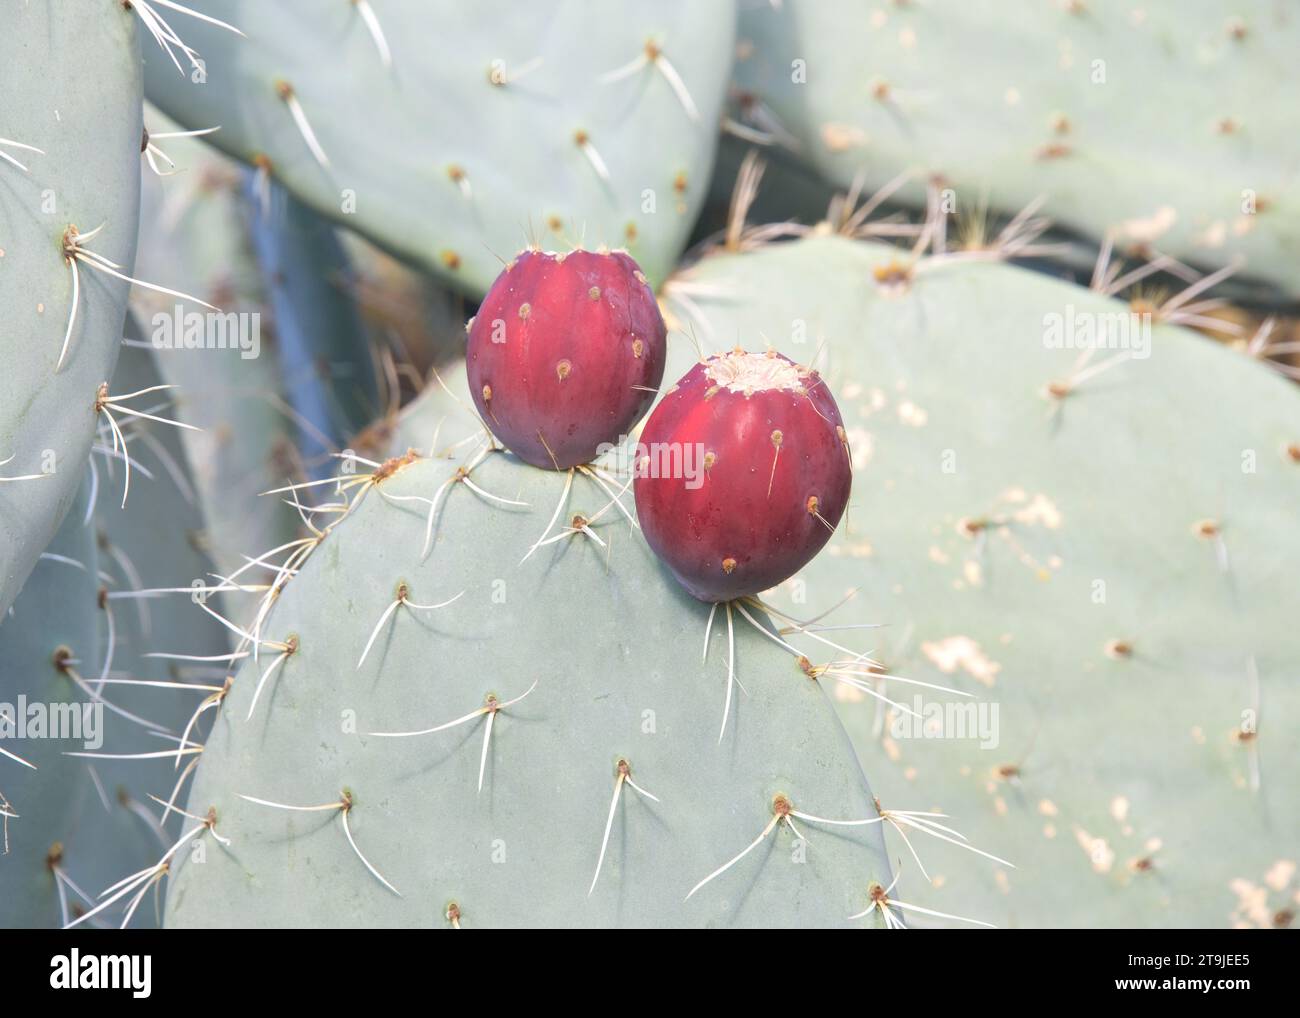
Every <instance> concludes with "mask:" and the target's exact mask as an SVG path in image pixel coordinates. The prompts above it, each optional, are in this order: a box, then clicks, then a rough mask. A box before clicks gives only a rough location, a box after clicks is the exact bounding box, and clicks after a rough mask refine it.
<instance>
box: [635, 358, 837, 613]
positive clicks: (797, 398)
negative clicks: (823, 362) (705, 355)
mask: <svg viewBox="0 0 1300 1018" xmlns="http://www.w3.org/2000/svg"><path fill="white" fill-rule="evenodd" d="M851 484H852V465H851V464H850V462H849V450H848V444H847V441H846V436H845V433H844V426H843V424H842V422H841V420H840V412H839V409H838V408H837V407H836V405H835V399H834V397H832V396H831V393H830V391H829V390H828V389H827V387H826V383H825V381H824V380H823V379H822V378H821V376H819V375H818V374H817V372H816V371H813V370H810V369H808V368H805V367H803V366H801V365H798V364H795V363H793V362H792V361H790V360H789V359H788V358H786V357H783V356H782V355H780V354H778V353H776V352H775V351H768V352H767V353H746V352H744V351H742V350H736V351H733V352H731V353H725V354H721V355H718V356H715V357H710V358H709V359H707V360H705V361H702V362H701V363H699V364H697V365H695V367H693V368H691V370H690V371H688V372H687V373H686V374H685V375H684V376H683V377H682V379H681V380H680V381H679V382H678V383H677V384H676V385H675V386H674V387H673V388H672V389H670V390H669V391H668V393H667V394H666V395H665V396H664V399H663V401H662V402H661V403H660V404H659V406H658V407H656V408H655V411H654V413H653V414H651V415H650V419H649V420H648V421H647V422H646V425H645V428H644V429H643V430H642V434H641V446H640V447H639V448H638V450H637V460H636V480H635V491H636V506H637V513H638V515H639V517H640V521H641V528H642V530H643V531H644V532H645V536H646V540H647V541H648V542H649V543H650V547H651V548H653V549H654V551H655V553H656V554H658V556H659V557H660V559H662V560H663V561H664V562H665V563H667V565H668V567H669V568H670V569H671V570H672V571H673V574H674V575H675V576H676V577H677V579H678V580H679V581H680V582H681V584H682V586H684V587H685V588H686V589H687V590H688V591H689V592H690V593H691V594H692V595H693V596H695V597H697V598H699V599H700V600H702V601H713V602H717V601H729V600H732V599H733V598H737V597H745V596H749V595H754V594H757V593H759V592H760V591H763V590H766V589H767V588H769V587H773V586H775V585H776V584H778V583H780V582H781V581H783V580H786V579H788V578H789V577H791V576H793V575H794V574H795V573H796V572H798V571H799V570H800V569H802V568H803V566H804V565H805V564H806V563H807V562H808V561H809V560H810V559H811V558H812V557H813V556H814V555H816V554H817V552H818V551H819V550H820V549H821V547H822V545H824V544H825V543H826V542H827V540H829V538H830V536H831V534H833V533H834V531H835V527H836V525H837V524H838V523H839V519H840V516H841V515H843V513H844V508H845V506H846V505H848V501H849V488H850V486H851Z"/></svg>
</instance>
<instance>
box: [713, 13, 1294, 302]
mask: <svg viewBox="0 0 1300 1018" xmlns="http://www.w3.org/2000/svg"><path fill="white" fill-rule="evenodd" d="M739 35H740V43H739V45H738V53H739V59H738V60H737V63H736V67H735V76H736V87H737V96H738V101H737V104H736V109H735V111H734V113H735V117H736V119H737V120H738V121H740V122H742V123H743V124H744V125H745V127H746V128H748V129H749V130H751V131H757V132H759V134H758V137H765V138H766V139H767V141H768V142H769V143H770V144H772V145H774V146H779V147H782V148H789V149H794V150H795V151H796V152H797V153H798V154H799V155H800V156H801V157H802V158H803V159H804V160H806V161H808V162H810V163H811V164H812V165H814V166H815V167H816V168H817V169H819V170H820V171H821V172H822V173H823V174H824V175H825V176H826V177H827V178H829V179H830V180H832V181H835V182H836V183H838V184H839V185H841V186H844V187H848V186H850V185H851V184H852V182H853V181H854V179H855V177H857V176H858V175H859V174H862V175H863V179H864V181H865V184H866V186H867V190H868V191H870V190H872V189H874V188H876V187H879V186H881V185H883V184H884V183H885V182H886V181H888V180H889V179H890V178H892V177H894V175H895V174H897V173H899V172H901V171H905V170H914V171H916V174H917V183H916V184H915V185H913V186H912V188H911V189H910V190H909V191H906V192H903V193H904V194H906V195H909V196H910V197H911V198H912V200H914V201H916V202H917V203H918V204H923V202H924V192H923V190H922V188H921V184H923V183H924V181H925V179H926V177H927V176H928V175H938V176H940V177H941V178H942V179H943V181H944V182H945V184H946V186H950V187H952V188H954V189H955V190H956V203H957V205H958V206H959V207H961V206H962V205H963V204H964V205H965V207H966V208H968V209H969V208H974V207H975V206H977V205H979V204H980V203H981V201H985V202H987V203H990V204H991V205H992V206H993V207H994V208H997V209H1001V210H1004V211H1009V212H1015V211H1018V210H1019V209H1020V208H1022V207H1023V206H1025V205H1027V204H1028V203H1029V202H1031V201H1034V200H1035V199H1038V198H1040V197H1041V198H1043V199H1044V202H1043V205H1042V209H1043V211H1044V212H1045V213H1046V214H1048V215H1050V216H1051V217H1053V219H1055V220H1057V221H1059V222H1060V223H1063V224H1065V225H1068V226H1072V227H1074V228H1076V229H1078V230H1082V231H1084V232H1086V233H1089V234H1091V235H1092V236H1093V237H1101V236H1102V235H1104V234H1106V233H1108V232H1113V234H1114V235H1115V237H1116V240H1117V243H1119V244H1120V245H1121V246H1127V247H1132V248H1134V249H1137V250H1139V251H1145V252H1151V251H1159V252H1162V253H1165V254H1167V255H1171V256H1173V257H1175V258H1178V259H1182V260H1184V261H1190V262H1192V263H1194V264H1202V265H1206V266H1222V265H1227V264H1230V263H1231V262H1232V261H1233V260H1234V259H1236V258H1238V257H1241V256H1244V257H1245V259H1246V261H1247V266H1248V269H1249V272H1250V273H1251V274H1252V275H1254V276H1257V277H1258V278H1261V279H1264V280H1267V281H1268V282H1270V283H1272V284H1274V285H1275V286H1276V287H1278V288H1281V289H1282V290H1284V291H1285V292H1286V293H1287V294H1289V295H1290V297H1291V298H1293V299H1294V297H1295V296H1296V294H1297V284H1296V278H1297V275H1296V272H1295V266H1296V264H1297V259H1298V258H1300V232H1298V230H1297V223H1300V215H1297V209H1296V207H1295V193H1296V183H1297V166H1300V149H1298V148H1297V146H1298V144H1300V142H1297V136H1296V132H1295V131H1293V130H1291V129H1290V123H1289V117H1290V114H1289V111H1288V109H1287V107H1286V104H1285V103H1279V102H1276V101H1275V98H1274V97H1275V95H1276V92H1277V90H1278V89H1279V88H1280V87H1281V88H1285V89H1289V90H1290V91H1294V90H1295V88H1296V87H1297V77H1296V73H1295V61H1294V59H1293V54H1294V52H1295V50H1296V47H1297V45H1298V44H1300V12H1297V11H1296V10H1294V9H1292V8H1290V7H1286V6H1279V5H1278V4H1274V3H1270V2H1268V0H1256V2H1249V3H1238V4H1234V5H1232V6H1231V7H1230V8H1225V7H1222V6H1221V5H1218V4H1175V5H1150V6H1145V7H1135V6H1134V5H1132V4H1128V3H1122V2H1119V0H1087V2H1086V3H1085V2H1078V3H1051V2H1042V3H1032V4H1024V5H1015V6H1014V7H1013V8H1008V6H1007V5H1005V4H1001V3H998V2H996V0H979V2H969V0H941V2H934V3H897V4H888V5H885V4H882V5H868V4H857V3H834V2H832V3H826V2H822V0H789V2H788V3H784V4H772V5H768V4H751V5H749V6H748V7H747V8H746V9H745V10H744V12H743V15H742V18H741V25H740V29H739ZM846 39H853V40H855V43H856V44H855V45H851V46H850V45H845V40H846ZM1159 95H1176V96H1178V100H1177V102H1176V103H1172V104H1171V103H1167V102H1163V101H1158V100H1157V99H1156V97H1157V96H1159ZM1135 156H1136V157H1137V160H1138V162H1135ZM1139 164H1140V165H1139Z"/></svg>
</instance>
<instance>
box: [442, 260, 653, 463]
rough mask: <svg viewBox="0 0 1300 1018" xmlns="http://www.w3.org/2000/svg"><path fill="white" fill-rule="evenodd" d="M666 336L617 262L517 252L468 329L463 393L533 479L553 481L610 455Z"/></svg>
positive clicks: (646, 397) (630, 265) (639, 408)
mask: <svg viewBox="0 0 1300 1018" xmlns="http://www.w3.org/2000/svg"><path fill="white" fill-rule="evenodd" d="M667 353H668V345H667V332H666V330H665V328H664V321H663V318H662V317H661V316H660V314H659V305H658V303H657V302H656V300H655V295H654V292H653V291H652V290H651V289H650V287H649V286H648V285H647V283H646V278H645V276H644V275H643V274H642V273H641V270H640V269H639V268H638V267H637V264H636V262H635V261H633V260H632V259H631V258H630V257H629V256H628V255H627V254H625V253H624V252H621V251H615V252H612V253H597V252H594V251H573V252H571V253H569V254H552V253H550V252H544V251H525V252H523V253H522V254H520V255H519V256H518V257H517V258H516V259H515V260H514V261H513V262H511V263H510V265H508V266H507V267H506V269H505V270H504V271H503V272H502V273H501V275H499V276H498V277H497V279H496V282H494V283H493V284H492V289H491V290H489V291H488V295H487V297H486V298H484V300H483V304H482V306H481V307H480V308H479V312H478V314H477V315H476V316H475V317H474V319H473V320H472V321H471V322H470V326H469V343H468V349H467V350H466V360H467V365H466V367H467V369H468V372H469V382H470V392H471V393H472V394H473V396H474V402H475V404H476V405H477V406H478V410H479V413H480V414H481V415H482V416H483V420H484V421H486V422H487V425H488V427H489V428H491V429H492V433H493V434H494V435H496V436H497V438H499V439H500V440H501V441H502V442H503V443H504V444H505V446H506V447H507V448H508V449H509V450H510V451H511V452H513V453H514V454H515V455H516V456H518V457H519V458H520V459H522V460H524V461H525V462H527V463H531V464H532V465H533V466H535V467H542V468H545V469H548V470H564V469H567V468H569V467H573V466H577V465H579V464H581V463H586V462H588V461H589V460H591V459H594V458H595V456H596V454H597V451H598V450H599V448H600V447H601V446H602V445H603V444H606V443H608V444H610V445H616V444H618V443H619V441H620V439H621V438H623V437H624V436H625V435H626V434H627V432H628V430H629V429H630V428H631V427H632V426H633V425H634V424H636V422H637V421H639V420H640V419H641V417H642V416H643V415H644V414H645V412H646V410H647V409H649V407H650V403H651V401H652V400H653V399H654V395H655V392H656V391H657V390H658V388H659V383H660V382H661V381H662V380H663V374H664V363H665V361H666V359H667Z"/></svg>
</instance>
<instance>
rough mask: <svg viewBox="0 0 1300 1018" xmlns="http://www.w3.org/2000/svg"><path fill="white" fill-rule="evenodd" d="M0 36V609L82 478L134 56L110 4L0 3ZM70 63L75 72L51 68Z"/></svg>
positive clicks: (123, 261)
mask: <svg viewBox="0 0 1300 1018" xmlns="http://www.w3.org/2000/svg"><path fill="white" fill-rule="evenodd" d="M7 7H8V9H6V11H5V13H4V31H3V33H0V69H2V70H0V83H2V84H3V89H4V96H5V100H4V114H3V116H2V117H0V177H2V178H3V180H2V181H0V222H3V224H4V226H3V229H2V231H0V307H3V308H4V316H5V325H4V329H3V332H2V333H0V361H2V362H3V365H4V367H3V370H0V614H2V613H3V612H5V611H6V610H7V609H8V608H9V605H10V604H11V603H12V602H13V599H14V597H15V596H17V593H18V590H19V588H20V587H21V586H22V584H23V580H24V579H26V577H27V574H28V573H29V572H30V571H31V569H32V567H33V566H34V565H35V563H36V560H37V556H38V555H39V554H40V553H41V550H42V549H43V548H44V547H45V546H46V544H47V543H49V541H50V539H51V538H52V537H53V535H54V532H55V531H56V530H57V529H58V526H59V521H60V520H62V519H63V516H64V514H65V513H66V512H67V511H68V508H69V506H71V504H72V502H73V499H74V497H75V496H76V491H77V487H78V485H79V484H80V483H81V478H82V473H83V469H84V467H85V463H86V457H87V454H88V453H89V451H90V445H91V441H92V440H93V438H94V435H95V426H96V389H97V388H98V387H99V385H100V383H101V382H103V381H105V380H106V379H107V378H108V377H109V376H110V375H111V374H112V371H113V364H114V362H115V360H116V358H117V350H118V344H119V342H120V340H121V338H122V321H123V317H124V316H125V314H126V294H127V284H126V283H125V282H123V281H122V280H121V279H118V278H114V276H113V274H112V273H113V272H115V271H118V269H117V268H114V266H118V267H120V266H125V269H124V270H122V271H126V272H128V273H129V271H130V266H131V260H132V258H133V257H134V253H135V236H136V220H137V216H138V211H139V188H140V137H141V124H140V106H141V81H140V73H141V72H140V51H139V48H138V44H137V41H136V28H135V25H134V16H133V15H132V14H131V13H130V12H128V11H126V10H124V9H123V7H122V4H120V3H117V2H115V0H91V2H89V3H84V4H77V5H68V4H34V5H33V4H9V5H7ZM58 68H75V69H76V72H75V73H56V69H58Z"/></svg>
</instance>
